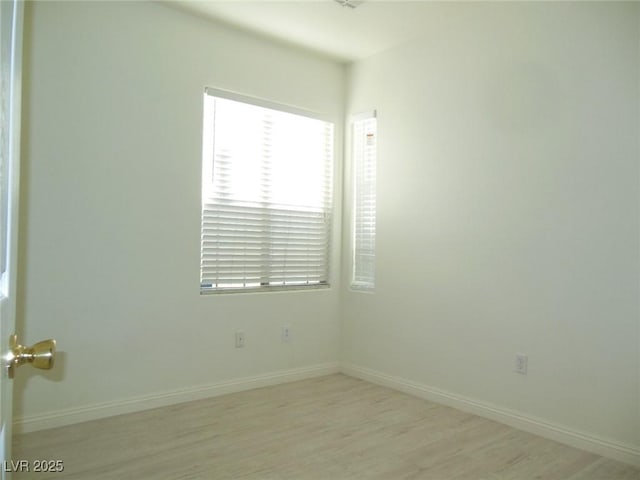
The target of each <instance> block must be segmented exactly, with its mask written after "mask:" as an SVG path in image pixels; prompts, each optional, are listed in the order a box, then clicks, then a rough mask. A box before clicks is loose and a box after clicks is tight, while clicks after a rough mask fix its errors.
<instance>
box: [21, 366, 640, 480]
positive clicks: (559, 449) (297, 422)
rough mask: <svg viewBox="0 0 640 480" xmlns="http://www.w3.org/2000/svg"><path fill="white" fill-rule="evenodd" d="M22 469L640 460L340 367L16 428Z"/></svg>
mask: <svg viewBox="0 0 640 480" xmlns="http://www.w3.org/2000/svg"><path fill="white" fill-rule="evenodd" d="M13 458H14V459H29V460H34V459H53V460H62V461H64V472H62V473H49V474H46V473H33V472H29V473H19V474H15V475H14V478H16V479H18V480H21V479H30V478H34V479H46V478H52V479H81V480H106V479H118V480H122V479H153V480H196V479H243V480H250V479H251V480H257V479H265V480H282V479H299V480H307V479H310V480H311V479H318V480H321V479H322V480H324V479H327V480H341V479H384V480H386V479H389V480H395V479H432V480H450V479H458V480H463V479H465V480H466V479H468V480H480V479H486V480H498V479H500V480H516V479H517V480H523V479H524V480H526V479H541V480H542V479H545V480H546V479H548V480H640V469H638V468H634V467H631V466H629V465H626V464H623V463H619V462H616V461H613V460H608V459H604V458H602V457H599V456H597V455H594V454H591V453H587V452H584V451H581V450H577V449H575V448H571V447H567V446H565V445H561V444H559V443H556V442H553V441H550V440H545V439H543V438H540V437H537V436H535V435H531V434H528V433H525V432H521V431H518V430H515V429H513V428H510V427H507V426H505V425H502V424H499V423H496V422H493V421H490V420H486V419H483V418H481V417H477V416H475V415H471V414H468V413H464V412H460V411H458V410H455V409H452V408H449V407H445V406H441V405H437V404H434V403H430V402H427V401H425V400H422V399H419V398H416V397H412V396H410V395H406V394H404V393H400V392H396V391H394V390H390V389H388V388H384V387H380V386H377V385H373V384H371V383H368V382H364V381H362V380H357V379H354V378H350V377H347V376H344V375H340V374H336V375H330V376H326V377H319V378H315V379H310V380H304V381H300V382H294V383H289V384H284V385H278V386H274V387H267V388H260V389H256V390H251V391H247V392H242V393H237V394H231V395H226V396H222V397H216V398H212V399H206V400H200V401H196V402H190V403H184V404H180V405H175V406H170V407H164V408H158V409H154V410H148V411H145V412H139V413H133V414H128V415H121V416H118V417H111V418H107V419H102V420H96V421H92V422H86V423H81V424H77V425H71V426H68V427H61V428H55V429H51V430H45V431H40V432H34V433H29V434H24V435H19V436H16V438H15V439H14V453H13Z"/></svg>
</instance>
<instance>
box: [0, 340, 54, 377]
mask: <svg viewBox="0 0 640 480" xmlns="http://www.w3.org/2000/svg"><path fill="white" fill-rule="evenodd" d="M55 356H56V341H55V340H53V339H49V340H43V341H41V342H38V343H36V344H35V345H34V346H32V347H25V346H24V345H20V344H18V336H17V335H11V337H10V338H9V355H8V358H7V364H8V374H9V378H13V376H14V375H15V369H16V368H18V367H19V366H20V365H23V364H25V363H30V364H31V365H32V366H33V367H35V368H40V369H42V370H49V369H51V368H52V367H53V361H54V359H55Z"/></svg>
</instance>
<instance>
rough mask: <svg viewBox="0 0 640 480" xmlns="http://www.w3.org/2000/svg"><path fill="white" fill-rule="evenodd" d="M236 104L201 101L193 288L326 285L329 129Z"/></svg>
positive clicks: (281, 113) (219, 99)
mask: <svg viewBox="0 0 640 480" xmlns="http://www.w3.org/2000/svg"><path fill="white" fill-rule="evenodd" d="M216 92H217V91H216ZM242 100H243V101H238V100H236V99H230V98H223V97H221V96H214V95H211V94H210V93H207V94H206V95H205V121H204V124H205V125H204V128H205V135H204V138H205V140H204V148H203V155H204V159H203V185H202V244H201V267H200V284H201V290H202V291H203V292H207V291H234V290H239V291H246V290H248V289H272V288H273V289H277V288H298V287H309V286H322V285H328V283H329V280H328V279H329V253H330V245H329V244H330V226H331V204H332V201H331V200H332V177H333V173H332V167H333V124H332V123H329V122H325V121H322V120H318V119H316V118H312V117H309V116H305V115H300V114H297V113H291V112H288V111H283V110H280V109H275V108H268V107H265V106H262V105H257V104H254V103H247V102H246V101H245V100H246V99H245V98H244V97H243V98H242Z"/></svg>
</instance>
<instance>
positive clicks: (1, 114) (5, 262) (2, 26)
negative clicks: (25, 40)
mask: <svg viewBox="0 0 640 480" xmlns="http://www.w3.org/2000/svg"><path fill="white" fill-rule="evenodd" d="M23 12H24V6H23V4H22V0H0V66H1V70H0V355H1V356H2V359H1V360H2V362H1V363H2V368H1V371H0V461H1V462H2V463H1V464H0V480H8V479H9V478H10V477H11V472H12V471H13V470H19V469H20V468H21V467H23V465H22V463H21V462H20V461H19V460H12V459H11V424H12V418H13V415H12V397H13V388H12V382H11V379H12V378H13V375H14V370H15V369H16V368H17V367H18V366H19V365H21V364H23V363H30V364H32V365H33V366H35V367H38V368H51V367H52V366H53V357H54V353H55V341H53V340H46V341H44V342H40V343H38V344H36V345H34V346H33V347H30V348H28V347H24V346H22V345H19V344H18V343H17V341H16V337H15V335H14V332H15V323H16V322H15V316H16V285H17V281H16V280H17V266H18V265H17V263H18V255H17V250H18V199H19V186H20V109H21V103H22V102H21V99H22V93H21V86H22V19H23Z"/></svg>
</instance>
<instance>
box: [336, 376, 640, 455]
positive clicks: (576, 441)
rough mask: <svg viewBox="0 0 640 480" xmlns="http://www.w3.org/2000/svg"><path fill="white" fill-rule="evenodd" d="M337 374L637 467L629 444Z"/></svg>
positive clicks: (387, 379) (401, 385)
mask: <svg viewBox="0 0 640 480" xmlns="http://www.w3.org/2000/svg"><path fill="white" fill-rule="evenodd" d="M341 371H342V373H344V374H345V375H349V376H352V377H356V378H360V379H362V380H366V381H368V382H371V383H375V384H378V385H383V386H385V387H389V388H392V389H394V390H399V391H401V392H404V393H408V394H410V395H414V396H417V397H420V398H424V399H425V400H429V401H432V402H435V403H440V404H443V405H448V406H450V407H453V408H456V409H458V410H462V411H465V412H469V413H473V414H475V415H478V416H480V417H484V418H488V419H490V420H495V421H496V422H500V423H503V424H505V425H509V426H511V427H514V428H517V429H519V430H524V431H526V432H529V433H533V434H535V435H539V436H541V437H544V438H548V439H550V440H555V441H557V442H560V443H564V444H565V445H569V446H571V447H575V448H579V449H581V450H586V451H588V452H592V453H595V454H598V455H602V456H604V457H608V458H612V459H614V460H619V461H621V462H625V463H629V464H631V465H635V466H640V448H638V447H635V446H632V445H623V444H619V443H615V442H612V441H610V440H606V439H602V438H599V437H596V436H594V435H590V434H586V433H583V432H578V431H575V430H572V429H570V428H567V427H565V426H562V425H556V424H553V423H550V422H547V421H544V420H541V419H538V418H534V417H530V416H527V415H523V414H522V413H519V412H514V411H511V410H507V409H505V408H501V407H498V406H495V405H489V404H486V403H483V402H479V401H476V400H473V399H471V398H466V397H463V396H461V395H455V394H452V393H449V392H445V391H443V390H439V389H437V388H432V387H429V386H426V385H421V384H418V383H415V382H411V381H409V380H405V379H403V378H399V377H395V376H392V375H387V374H385V373H381V372H377V371H375V370H370V369H368V368H365V367H360V366H358V365H353V364H350V363H342V364H341Z"/></svg>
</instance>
